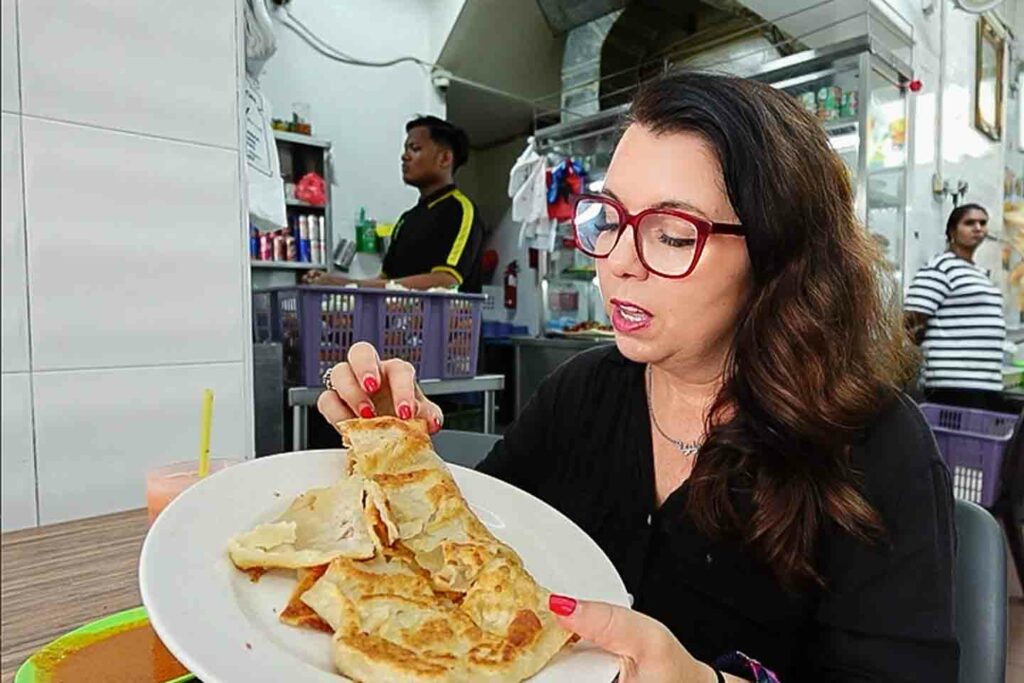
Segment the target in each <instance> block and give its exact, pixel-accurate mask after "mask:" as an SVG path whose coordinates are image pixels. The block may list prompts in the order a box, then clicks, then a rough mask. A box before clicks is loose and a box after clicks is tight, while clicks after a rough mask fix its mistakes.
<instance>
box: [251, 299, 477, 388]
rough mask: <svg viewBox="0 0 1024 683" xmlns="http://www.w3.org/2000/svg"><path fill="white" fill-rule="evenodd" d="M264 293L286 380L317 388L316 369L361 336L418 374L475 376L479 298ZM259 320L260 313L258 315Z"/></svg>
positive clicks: (338, 358) (321, 369) (325, 366)
mask: <svg viewBox="0 0 1024 683" xmlns="http://www.w3.org/2000/svg"><path fill="white" fill-rule="evenodd" d="M268 294H269V295H270V299H269V301H270V302H271V304H270V308H271V310H272V315H271V329H272V333H271V336H272V338H273V340H274V341H280V342H281V343H282V345H283V348H284V358H285V381H286V382H288V383H289V384H301V385H304V386H317V385H319V384H320V382H321V378H322V377H323V373H324V372H325V371H326V370H327V369H328V368H330V367H332V366H334V365H335V364H336V363H340V362H342V361H343V360H345V357H346V356H347V354H348V350H349V348H350V347H351V346H352V344H354V343H355V342H357V341H361V340H365V341H368V342H370V343H371V344H373V345H374V346H376V347H377V349H378V351H379V352H380V354H381V358H384V359H388V358H402V359H404V360H406V361H408V362H410V363H412V364H413V366H414V367H415V368H416V373H417V376H418V377H420V378H423V379H434V378H446V379H451V378H456V377H471V376H473V375H474V374H476V365H477V349H478V348H479V338H480V316H481V306H482V304H483V300H484V297H483V296H482V295H479V294H446V293H440V292H437V293H434V292H413V291H405V290H384V289H346V288H338V287H317V286H300V287H279V288H272V290H264V291H261V292H259V293H254V295H253V307H254V318H253V320H254V328H255V325H256V323H255V321H256V319H257V314H256V312H255V309H256V308H257V306H258V305H259V306H265V305H266V303H265V301H264V300H261V301H260V302H259V304H258V303H257V300H256V297H257V296H258V295H268ZM260 319H261V320H262V317H261V318H260Z"/></svg>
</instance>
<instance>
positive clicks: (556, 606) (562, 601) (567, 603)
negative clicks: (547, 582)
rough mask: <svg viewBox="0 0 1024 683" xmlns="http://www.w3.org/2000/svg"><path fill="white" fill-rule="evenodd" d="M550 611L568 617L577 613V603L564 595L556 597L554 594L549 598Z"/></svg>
mask: <svg viewBox="0 0 1024 683" xmlns="http://www.w3.org/2000/svg"><path fill="white" fill-rule="evenodd" d="M548 609H550V610H551V611H552V612H554V613H555V614H560V615H561V616H563V617H567V616H569V615H570V614H572V613H573V612H575V611H576V601H575V600H573V599H572V598H569V597H566V596H564V595H555V594H554V593H552V594H551V596H550V597H548Z"/></svg>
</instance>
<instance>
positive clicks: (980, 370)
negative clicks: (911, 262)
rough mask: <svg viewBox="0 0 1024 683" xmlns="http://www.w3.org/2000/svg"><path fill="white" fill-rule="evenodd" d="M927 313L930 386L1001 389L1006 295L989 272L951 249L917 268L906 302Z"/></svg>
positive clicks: (909, 308)
mask: <svg viewBox="0 0 1024 683" xmlns="http://www.w3.org/2000/svg"><path fill="white" fill-rule="evenodd" d="M903 309H904V310H905V311H914V312H917V313H923V314H925V315H927V316H928V326H927V327H926V328H925V336H924V343H923V344H922V345H921V348H922V350H923V351H924V357H925V366H924V381H925V386H926V387H929V388H932V389H983V390H988V391H1001V390H1002V389H1003V342H1004V341H1005V339H1006V321H1005V320H1004V319H1003V295H1002V292H1000V291H999V289H997V288H996V286H995V285H994V284H992V281H991V280H989V278H988V276H987V275H986V273H985V271H984V270H982V269H981V268H979V267H978V266H976V265H974V264H973V263H970V262H969V261H965V260H964V259H962V258H960V257H958V256H956V255H955V254H953V253H951V252H948V251H947V252H946V253H944V254H940V255H938V256H936V257H935V258H933V259H932V260H931V261H930V262H929V263H928V265H926V266H925V267H924V268H922V269H921V270H919V271H918V272H917V275H915V276H914V280H913V282H911V283H910V288H909V289H908V290H907V296H906V300H905V301H904V303H903Z"/></svg>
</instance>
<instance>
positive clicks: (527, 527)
mask: <svg viewBox="0 0 1024 683" xmlns="http://www.w3.org/2000/svg"><path fill="white" fill-rule="evenodd" d="M345 458H346V456H345V451H343V450H322V451H301V452H298V453H286V454H283V455H277V456H273V457H269V458H260V459H258V460H251V461H248V462H246V463H243V464H240V465H235V466H233V467H230V468H228V469H226V470H223V471H221V472H219V473H217V474H216V475H214V476H211V477H210V478H208V479H206V480H204V481H202V482H200V483H199V484H196V485H195V486H193V487H192V488H190V489H188V490H187V491H186V492H185V493H183V494H182V495H181V496H179V497H178V498H177V499H176V500H175V501H174V502H173V503H171V505H170V506H168V507H167V509H166V510H164V511H163V513H161V514H160V516H159V517H158V518H157V521H156V523H155V524H154V525H153V528H152V529H151V530H150V532H149V535H148V536H147V537H146V542H145V544H144V545H143V547H142V557H141V560H140V563H139V584H140V588H141V591H142V601H143V603H144V604H145V605H146V611H147V612H148V613H149V619H150V621H151V622H152V624H153V628H154V629H156V632H157V633H158V634H159V635H160V639H161V640H163V642H164V644H165V645H166V646H167V648H168V649H169V650H170V651H171V652H172V653H173V654H174V656H175V657H177V658H178V659H179V660H180V661H181V663H182V664H184V665H185V666H186V667H188V669H189V670H190V671H192V672H193V673H194V674H196V676H198V677H199V678H200V679H202V680H203V681H204V683H234V682H236V681H246V682H248V681H275V682H276V681H294V682H296V683H314V682H323V683H340V681H343V680H345V679H344V678H342V677H341V676H340V675H339V674H337V673H335V669H334V665H333V662H332V657H331V645H330V637H329V636H328V635H326V634H323V633H316V632H313V631H308V630H300V629H296V628H293V627H290V626H286V625H284V624H282V623H281V622H279V621H278V618H277V616H278V615H277V613H278V612H279V611H280V610H281V609H282V608H283V607H284V605H285V603H286V602H287V601H288V596H289V594H290V593H291V590H292V588H293V587H294V585H295V579H294V578H292V577H289V576H288V575H287V574H284V573H279V572H272V573H270V574H267V575H265V576H264V577H263V578H262V579H260V581H259V583H251V582H250V581H249V578H248V577H247V576H246V575H245V574H243V573H242V572H240V571H238V570H237V569H235V567H234V566H233V565H232V564H231V562H230V560H229V559H228V556H227V542H228V539H229V538H230V537H231V536H234V535H236V534H239V533H241V532H244V531H247V530H249V529H251V528H252V527H253V526H255V525H256V524H260V523H262V522H268V521H270V520H272V519H273V518H274V517H276V516H277V515H279V514H280V513H282V512H283V511H284V510H285V508H287V507H288V505H289V503H291V501H292V499H293V498H294V497H295V496H297V495H298V494H300V493H302V492H303V491H306V490H307V489H311V488H316V487H320V486H327V485H329V484H331V483H332V482H333V481H335V480H337V478H338V477H339V476H340V474H341V473H342V471H343V465H344V463H345ZM450 467H451V470H452V474H453V475H454V476H455V480H456V481H457V482H458V484H459V488H460V489H461V490H462V493H463V495H464V496H465V497H466V500H467V501H469V504H470V505H471V506H472V507H473V509H474V510H475V511H476V513H477V515H478V516H479V517H480V520H481V521H482V522H484V524H486V525H487V526H488V527H489V528H490V529H491V531H492V532H493V533H494V535H495V536H497V537H498V538H500V539H501V540H503V541H505V542H506V543H508V544H509V545H511V546H512V547H513V548H515V549H516V551H518V553H519V555H520V556H521V557H522V558H523V562H524V563H525V565H526V568H527V569H528V570H529V572H530V573H531V574H532V575H533V576H534V578H535V579H537V581H538V582H539V583H540V584H541V585H542V586H545V587H546V588H548V589H549V590H551V591H554V592H556V593H562V594H567V595H573V596H577V597H581V598H586V599H590V600H604V601H607V602H612V603H616V604H619V605H627V604H628V602H627V596H626V589H625V586H624V585H623V583H622V579H620V578H619V575H618V573H617V572H616V570H615V567H614V566H613V565H612V563H611V561H609V560H608V558H607V557H606V556H605V554H604V553H603V552H602V551H601V549H600V548H599V547H598V546H597V544H596V543H594V541H592V540H591V539H590V537H589V536H587V535H586V534H585V533H584V532H583V531H582V530H581V529H580V528H579V527H577V526H576V525H575V524H573V523H572V522H571V521H569V519H568V518H566V517H565V516H564V515H562V514H561V513H559V512H558V511H557V510H555V509H554V508H552V507H550V506H549V505H547V504H546V503H544V502H542V501H540V500H538V499H537V498H534V497H533V496H530V495H529V494H527V493H524V492H523V491H520V490H519V489H517V488H515V487H513V486H510V485H508V484H506V483H504V482H502V481H499V480H497V479H494V478H492V477H489V476H487V475H484V474H480V473H479V472H475V471H473V470H468V469H465V468H462V467H458V466H456V465H450ZM617 671H618V664H617V661H616V659H615V658H614V657H612V656H611V655H608V654H606V653H604V652H601V651H599V650H597V649H595V648H593V647H590V646H588V645H586V644H584V643H578V644H577V645H576V646H574V647H573V648H571V649H570V650H568V651H565V652H563V653H560V654H559V655H558V656H556V657H555V659H553V660H552V661H551V662H550V663H549V664H548V666H547V667H545V668H544V670H542V671H541V672H540V673H539V674H537V676H535V677H534V678H533V679H532V680H533V681H538V682H540V681H544V682H547V683H553V682H555V681H574V682H576V681H583V682H586V681H595V682H599V683H605V682H607V681H610V680H611V679H612V678H614V676H615V674H616V673H617Z"/></svg>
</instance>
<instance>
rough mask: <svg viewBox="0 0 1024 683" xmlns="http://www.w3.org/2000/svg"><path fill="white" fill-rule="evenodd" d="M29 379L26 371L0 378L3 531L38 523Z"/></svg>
mask: <svg viewBox="0 0 1024 683" xmlns="http://www.w3.org/2000/svg"><path fill="white" fill-rule="evenodd" d="M30 379H31V378H30V377H29V374H28V373H27V372H17V373H15V372H11V373H7V372H5V373H4V374H3V375H2V377H0V394H2V395H0V412H2V416H3V430H2V437H0V439H2V442H0V447H2V449H3V450H2V452H0V493H2V495H0V524H3V528H4V530H7V529H17V528H20V527H26V526H32V525H34V524H36V522H37V520H38V516H37V514H36V480H35V472H34V467H35V465H34V461H35V458H34V457H33V451H32V394H31V388H30Z"/></svg>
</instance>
